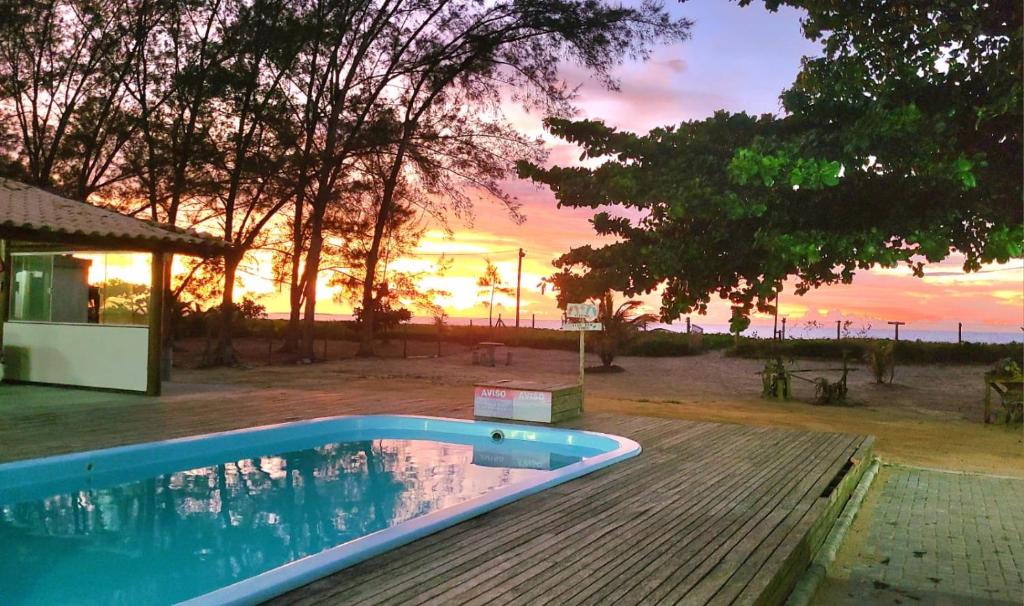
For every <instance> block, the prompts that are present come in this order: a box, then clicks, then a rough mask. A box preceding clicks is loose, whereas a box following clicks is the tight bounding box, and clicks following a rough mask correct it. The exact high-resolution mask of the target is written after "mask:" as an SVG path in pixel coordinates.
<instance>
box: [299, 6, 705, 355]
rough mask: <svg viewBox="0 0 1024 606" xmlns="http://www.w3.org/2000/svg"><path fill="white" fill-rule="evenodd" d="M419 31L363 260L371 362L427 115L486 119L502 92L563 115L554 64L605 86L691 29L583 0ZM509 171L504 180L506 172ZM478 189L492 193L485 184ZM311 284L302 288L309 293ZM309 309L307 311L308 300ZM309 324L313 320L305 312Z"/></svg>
mask: <svg viewBox="0 0 1024 606" xmlns="http://www.w3.org/2000/svg"><path fill="white" fill-rule="evenodd" d="M421 23H422V26H421V29H418V30H416V31H417V32H418V33H420V32H421V33H422V36H423V37H422V39H420V40H417V41H416V42H417V45H416V48H419V49H422V53H421V54H419V55H418V56H417V57H416V59H415V61H413V62H411V63H410V66H411V70H410V71H409V72H408V73H406V74H404V75H403V77H402V78H401V79H400V83H401V87H400V88H399V91H400V92H398V93H397V94H396V95H395V96H394V98H395V99H396V101H395V109H396V110H397V111H396V112H395V116H397V120H396V124H397V125H398V128H397V130H396V133H395V135H396V137H395V140H394V142H393V144H392V152H391V153H392V157H393V160H392V164H391V171H390V174H389V175H388V178H387V180H386V181H385V184H384V191H383V196H382V203H381V207H380V209H379V215H380V218H379V220H378V221H377V222H376V224H375V226H374V234H373V241H372V244H371V247H370V250H369V253H368V255H367V262H366V271H365V275H366V283H365V285H364V291H363V299H364V302H363V310H364V314H366V315H365V316H364V320H365V321H364V322H362V323H361V326H360V348H359V354H360V355H372V348H371V346H370V345H371V342H372V336H373V332H372V330H373V322H372V310H373V306H372V305H370V304H369V302H370V299H371V298H372V296H373V287H374V286H373V285H374V283H375V273H376V266H377V262H378V260H379V247H380V242H381V238H382V234H383V231H384V229H385V226H386V225H387V223H388V216H389V215H390V213H391V212H392V207H393V200H394V192H395V188H396V185H397V182H398V179H399V178H400V176H401V174H402V171H403V167H404V166H405V161H406V157H407V155H409V154H410V150H411V147H412V146H413V143H414V140H415V139H416V136H417V134H418V133H419V131H420V127H421V126H422V124H423V123H424V122H423V121H424V116H426V115H428V114H429V113H430V112H431V111H433V110H435V109H436V108H437V107H438V106H442V107H443V106H444V104H445V101H446V100H448V99H450V98H451V97H452V96H455V97H456V98H457V99H458V100H459V101H460V102H461V103H462V104H467V103H468V104H470V106H471V107H476V108H478V109H491V110H492V111H493V110H494V109H495V108H496V107H497V105H498V103H499V102H500V100H501V98H502V96H503V94H505V93H506V92H507V91H508V90H516V91H518V92H516V93H514V97H515V98H516V99H517V100H522V101H526V102H528V103H530V104H533V105H535V106H538V107H542V108H545V109H547V110H555V111H562V112H564V111H566V110H568V108H569V99H570V97H571V91H568V90H567V89H566V88H565V86H564V84H563V82H562V81H561V79H560V78H559V77H558V72H557V65H558V64H559V62H560V61H562V60H566V59H568V60H573V61H576V62H578V63H580V64H582V65H583V66H585V67H586V68H587V69H589V70H590V71H592V72H593V73H595V74H596V75H597V76H598V77H599V78H601V79H604V80H605V81H606V82H608V83H609V84H612V80H611V78H610V76H609V69H610V68H611V67H612V66H614V65H615V64H616V63H617V62H618V61H619V60H620V59H621V58H622V57H623V56H625V55H628V54H631V55H634V56H642V55H644V54H646V52H647V50H648V48H649V46H650V44H651V43H652V42H653V41H655V40H658V39H665V40H679V39H682V38H684V37H685V36H686V34H687V31H688V28H689V22H687V21H685V20H680V21H673V20H671V19H670V18H669V17H668V15H667V13H665V11H664V10H663V8H662V7H661V5H660V4H657V3H654V2H645V3H643V4H641V5H640V7H639V8H624V7H620V6H606V5H604V4H603V3H601V2H595V1H589V0H546V1H542V2H536V3H534V2H517V1H499V2H495V3H486V4H469V3H451V4H446V3H443V2H442V3H436V4H435V5H434V6H432V7H431V11H430V13H429V15H428V16H427V17H425V18H424V19H423V21H422V22H421ZM403 48H404V47H403ZM459 105H460V104H459V103H456V104H453V106H456V107H458V106H459ZM451 124H452V125H454V124H456V123H451ZM511 170H512V167H511V164H509V166H508V167H507V169H506V172H508V173H509V174H510V173H511ZM475 184H476V185H477V186H480V187H482V189H484V190H486V191H489V192H490V193H492V194H494V193H496V190H494V189H492V188H490V187H489V186H488V183H487V182H477V183H475ZM499 199H500V197H499ZM318 245H319V242H318V238H317V235H316V229H315V225H314V231H313V237H312V240H311V246H310V252H311V254H310V255H308V256H307V263H306V272H307V273H309V272H311V271H315V269H316V265H317V264H316V263H315V262H313V261H315V260H316V257H315V255H313V254H312V253H314V251H316V250H317V248H318ZM310 285H311V283H310V282H309V281H308V280H307V288H310V287H311V286H310ZM306 305H307V306H309V305H310V297H309V296H307V301H306ZM306 319H307V322H309V321H310V319H309V314H308V313H307V318H306Z"/></svg>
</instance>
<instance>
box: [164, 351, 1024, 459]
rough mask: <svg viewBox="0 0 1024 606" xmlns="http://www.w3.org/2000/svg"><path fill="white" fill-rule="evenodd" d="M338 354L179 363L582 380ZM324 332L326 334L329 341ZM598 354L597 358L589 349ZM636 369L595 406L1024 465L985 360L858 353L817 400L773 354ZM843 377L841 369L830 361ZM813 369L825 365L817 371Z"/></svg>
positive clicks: (454, 390)
mask: <svg viewBox="0 0 1024 606" xmlns="http://www.w3.org/2000/svg"><path fill="white" fill-rule="evenodd" d="M181 345H182V347H183V349H184V351H181V352H179V353H178V354H176V359H177V360H178V362H179V364H181V365H185V366H190V365H195V362H196V360H197V359H198V352H201V350H202V343H200V342H198V341H186V342H184V343H182V344H181ZM327 345H328V346H327V354H328V361H327V362H324V363H318V364H313V365H295V364H286V363H284V361H283V360H282V356H280V355H277V356H276V357H275V356H273V355H270V356H269V361H270V362H272V365H270V366H268V365H267V364H268V348H267V343H266V341H260V340H255V339H252V340H243V341H241V342H240V343H239V351H240V352H241V355H242V358H243V360H245V361H246V363H247V364H249V365H251V367H250V368H248V369H244V368H243V369H237V368H231V369H206V370H202V369H190V370H179V371H176V373H175V379H176V380H180V381H189V382H200V383H207V382H226V383H252V384H259V385H273V386H277V387H288V386H294V387H296V388H302V387H303V386H305V387H313V386H315V387H316V388H317V389H336V390H339V391H344V392H345V393H346V395H350V396H351V395H353V394H357V395H360V394H361V395H365V397H367V398H368V399H370V398H372V399H373V400H376V401H379V400H380V399H381V396H382V393H381V390H382V389H385V390H387V392H389V393H390V394H393V396H394V398H395V399H406V398H428V399H438V400H445V401H452V399H453V398H455V399H459V400H463V399H464V400H466V401H468V400H470V399H471V398H472V390H471V386H472V385H473V383H475V382H478V381H486V380H494V379H516V380H523V379H529V380H538V381H574V380H575V379H576V376H577V373H578V368H579V359H578V357H577V355H576V354H575V353H573V352H567V351H550V350H534V349H526V348H512V364H511V365H508V366H506V365H499V366H496V367H494V368H490V367H481V366H474V365H473V364H472V357H471V354H470V352H469V351H468V350H467V349H466V348H464V347H461V346H457V345H450V344H445V345H444V356H443V357H441V358H435V357H432V356H433V354H434V353H436V345H434V344H431V343H417V342H409V343H408V347H407V350H406V353H407V355H408V356H410V357H409V358H406V359H403V358H402V357H401V356H402V352H403V344H402V343H401V342H400V341H392V342H391V343H390V344H387V345H382V346H381V347H380V348H379V350H378V351H379V353H381V354H383V355H384V356H385V357H380V358H375V359H357V358H353V357H352V355H353V353H354V349H355V347H354V344H352V343H347V342H330V343H328V344H327ZM321 347H322V344H318V351H321ZM587 364H588V365H596V364H598V360H597V358H596V356H593V355H588V360H587ZM616 364H618V365H620V366H622V367H623V368H624V369H625V372H621V373H612V374H593V375H590V376H588V378H587V382H586V409H587V410H588V411H603V412H615V413H621V414H637V415H647V416H656V417H669V418H682V419H693V420H707V421H718V422H726V423H745V424H753V425H772V426H782V427H792V428H803V429H812V430H818V431H835V432H845V433H855V434H870V435H874V436H875V437H876V440H877V441H876V447H875V448H876V452H877V454H878V455H879V456H880V457H881V458H882V459H883V460H884V461H887V462H892V463H899V464H903V465H914V466H920V467H930V468H936V469H946V470H954V471H964V472H981V473H993V474H1000V475H1009V476H1015V477H1024V433H1022V430H1021V428H1020V426H1017V427H1015V428H1011V427H1007V426H1005V425H985V424H983V423H982V422H981V420H982V397H983V394H984V385H983V383H982V381H981V376H982V374H983V373H984V372H985V370H987V367H986V366H983V365H982V366H969V365H956V366H953V365H949V366H946V365H923V366H899V367H897V371H896V379H895V383H894V384H893V385H876V384H875V383H874V380H873V377H871V376H870V372H869V371H868V370H867V369H866V368H864V367H863V366H857V365H855V366H854V368H857V370H856V371H854V372H852V373H851V374H850V379H849V386H850V403H849V404H848V405H845V406H818V405H815V404H813V403H812V401H813V398H814V389H813V385H811V384H810V383H805V382H802V381H796V382H795V385H794V391H795V397H794V399H793V400H790V401H788V402H778V401H769V400H763V399H761V398H760V391H761V385H760V377H759V376H758V375H757V374H756V373H757V371H758V370H760V369H761V367H762V365H763V363H762V362H761V361H759V360H748V359H740V358H732V357H727V356H724V355H723V354H722V353H721V352H710V353H705V354H703V355H699V356H690V357H679V358H638V357H620V358H617V359H616ZM794 366H795V367H798V368H834V367H835V366H837V364H836V363H834V362H827V361H824V362H823V361H800V360H798V361H796V362H795V363H794ZM821 374H823V375H827V376H831V377H833V378H834V377H835V376H836V373H834V372H832V373H828V372H825V373H821ZM806 376H809V377H813V376H816V373H809V374H808V375H806Z"/></svg>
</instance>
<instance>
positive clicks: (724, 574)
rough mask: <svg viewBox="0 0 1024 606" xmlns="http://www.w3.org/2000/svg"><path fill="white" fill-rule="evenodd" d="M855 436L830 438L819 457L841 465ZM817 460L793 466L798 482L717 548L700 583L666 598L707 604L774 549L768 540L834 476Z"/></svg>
mask: <svg viewBox="0 0 1024 606" xmlns="http://www.w3.org/2000/svg"><path fill="white" fill-rule="evenodd" d="M852 439H853V438H852V437H849V436H848V437H846V439H843V440H841V441H835V440H833V441H830V443H829V447H828V449H827V450H826V451H824V452H819V454H818V455H817V457H816V458H817V459H818V460H819V461H820V460H832V461H835V462H838V463H839V464H841V463H842V462H843V461H845V460H846V458H847V457H848V452H847V448H848V446H849V441H850V440H852ZM814 463H815V464H813V465H808V466H802V467H801V468H799V469H793V470H792V473H791V474H790V475H791V476H793V477H794V478H795V479H797V480H798V481H797V482H790V483H788V484H787V485H786V486H785V490H783V491H780V492H779V493H777V494H776V495H774V496H773V497H772V498H771V499H769V500H766V501H764V503H763V504H762V507H761V509H760V510H758V512H757V513H756V514H754V515H751V516H750V518H749V519H748V520H747V521H745V522H744V523H743V524H742V525H740V526H738V527H737V528H736V529H735V530H733V531H732V532H731V533H729V534H730V537H729V539H728V540H726V541H724V542H723V543H722V545H721V546H720V547H719V549H718V550H717V551H716V555H715V557H714V565H713V566H710V567H709V566H703V567H702V568H699V569H698V570H697V571H695V573H696V574H703V577H702V578H701V579H700V582H699V583H698V584H697V585H695V586H693V587H692V588H685V587H684V586H683V585H681V584H680V585H677V586H676V587H675V588H673V589H672V590H671V591H669V592H668V593H666V594H665V598H664V599H665V601H667V602H673V601H679V600H684V599H685V600H687V601H693V602H695V603H701V604H702V603H706V602H707V601H708V600H710V599H711V597H712V596H713V595H715V593H716V592H718V591H719V590H721V589H722V588H723V586H724V585H725V584H727V583H728V582H729V581H730V579H732V578H733V576H735V575H736V574H737V572H738V571H739V570H740V569H741V567H742V566H743V565H744V564H745V563H746V562H748V561H750V560H751V558H758V556H759V554H761V553H762V552H764V550H765V549H766V548H768V549H770V548H771V545H770V544H769V543H768V539H769V538H770V537H771V536H772V535H773V533H775V532H776V531H777V530H779V529H780V524H782V523H783V522H784V521H785V520H786V519H787V516H789V515H790V514H791V513H792V512H793V511H794V508H799V505H800V504H801V503H803V502H805V501H806V500H807V496H808V495H810V499H811V503H813V499H814V498H816V497H817V494H818V493H820V490H821V488H822V487H823V486H824V484H826V483H827V482H828V480H829V479H830V478H831V477H832V474H831V473H829V472H828V468H824V469H823V468H822V466H821V465H820V464H819V463H818V461H815V462H814ZM815 490H817V492H815ZM794 497H795V498H794ZM798 510H799V509H798ZM802 514H803V511H800V515H801V516H802ZM790 527H791V525H787V526H784V527H782V531H783V533H785V532H788V530H789V528H790ZM769 553H770V552H769Z"/></svg>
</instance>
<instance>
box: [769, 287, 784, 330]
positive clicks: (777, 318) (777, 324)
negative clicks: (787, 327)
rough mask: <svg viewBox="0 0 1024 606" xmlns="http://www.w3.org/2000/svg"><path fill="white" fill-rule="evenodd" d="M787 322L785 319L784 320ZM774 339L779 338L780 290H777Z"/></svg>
mask: <svg viewBox="0 0 1024 606" xmlns="http://www.w3.org/2000/svg"><path fill="white" fill-rule="evenodd" d="M783 323H785V320H783ZM772 340H775V341H778V340H779V291H778V290H776V291H775V327H774V328H773V329H772Z"/></svg>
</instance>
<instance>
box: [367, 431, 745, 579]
mask: <svg viewBox="0 0 1024 606" xmlns="http://www.w3.org/2000/svg"><path fill="white" fill-rule="evenodd" d="M700 429H705V430H715V429H716V428H714V427H707V428H700ZM699 444H700V443H699V442H695V443H694V445H693V446H694V448H698V447H699ZM722 448H723V449H724V448H725V446H722ZM651 459H654V460H655V461H656V462H658V461H661V462H662V463H661V464H663V463H667V462H669V461H670V460H671V457H668V456H664V455H662V456H661V457H658V455H657V453H644V454H642V455H641V456H640V457H638V458H637V459H633V460H631V461H627V462H625V463H623V464H621V465H618V466H616V467H613V468H611V470H616V469H618V468H624V469H622V470H621V471H622V473H619V474H615V476H616V477H615V479H614V481H613V482H610V483H609V482H602V483H600V484H598V485H597V486H596V487H597V488H599V489H601V490H599V491H592V490H590V487H589V486H588V484H589V483H587V484H582V483H577V482H571V483H567V484H563V485H562V486H572V487H574V489H573V491H572V492H571V493H568V494H566V495H565V496H563V497H562V498H559V499H557V500H555V501H554V502H551V503H545V506H544V507H543V509H541V510H540V511H541V512H543V515H540V514H539V513H534V514H533V515H529V516H516V517H515V518H514V519H513V521H512V524H510V525H500V524H499V525H495V524H489V525H486V526H484V527H482V528H481V531H482V532H481V536H479V537H477V538H474V539H472V540H466V539H465V537H460V539H459V541H458V543H454V544H455V545H457V546H460V547H459V549H460V553H455V552H453V551H451V550H452V549H453V542H451V541H443V542H441V547H442V549H443V550H445V551H447V553H441V554H433V555H432V557H431V558H429V562H430V563H429V564H426V565H425V566H424V565H423V564H422V562H424V561H425V560H427V558H423V557H422V554H417V555H418V556H419V557H416V558H409V559H408V560H407V563H411V562H414V561H416V562H419V563H420V564H414V565H413V566H410V567H408V568H407V569H406V571H405V572H406V574H405V575H397V576H396V575H394V574H392V573H393V572H394V571H391V573H389V579H388V580H389V583H388V585H389V590H388V591H387V594H388V595H389V596H392V597H393V596H398V595H399V594H400V593H401V592H402V591H408V592H409V593H410V594H411V595H414V596H415V595H420V596H422V595H423V594H424V591H425V590H426V589H428V588H432V587H436V586H437V585H439V584H440V583H442V582H450V581H452V580H453V577H454V576H455V575H456V574H457V573H458V572H459V571H461V570H463V569H465V570H469V571H472V570H474V569H475V567H477V566H480V565H483V564H487V565H489V566H492V567H493V566H494V564H495V560H496V559H504V558H509V557H510V554H511V556H514V555H515V554H517V553H518V552H517V551H515V550H516V549H518V548H521V547H522V546H523V545H524V544H526V543H528V542H529V541H531V540H535V539H536V537H537V536H548V535H551V534H552V533H556V532H559V531H560V530H562V529H564V528H565V527H566V526H567V525H569V524H574V523H578V521H579V519H581V518H582V519H590V520H591V523H592V522H593V518H591V517H590V513H593V512H594V511H600V510H601V509H603V508H604V505H603V504H604V503H606V502H613V503H618V504H619V506H625V505H626V504H627V502H628V501H627V499H628V497H629V496H631V495H634V494H635V493H636V486H635V485H634V484H631V483H629V482H622V481H621V480H622V479H630V478H631V477H635V475H636V474H635V469H633V467H634V465H635V464H644V463H647V464H650V463H648V461H650V460H651ZM605 471H610V470H605ZM602 473H604V471H602V472H598V473H597V474H594V475H595V476H596V475H599V474H602ZM588 477H593V476H588ZM663 481H665V482H669V481H672V480H671V479H665V480H663ZM548 493H549V491H545V492H544V493H542V495H537V496H538V497H540V496H543V497H545V500H547V499H546V498H547V497H548ZM532 500H533V497H531V498H529V499H524V500H523V501H519V502H517V503H515V504H513V505H511V506H509V507H507V508H503V509H502V510H500V511H504V510H505V509H512V508H522V509H524V510H526V511H532V512H537V511H538V507H537V506H536V505H534V503H533V502H532ZM565 511H572V512H573V516H571V517H567V516H565V515H564V512H565ZM588 512H589V513H588ZM490 515H492V514H488V516H490ZM465 545H471V546H474V548H473V549H470V551H469V553H468V554H465V553H464V552H465V551H466V550H465V548H463V547H461V546H465ZM467 555H468V556H470V558H468V559H467V557H465V556H467ZM424 568H425V570H424ZM435 570H441V571H443V572H444V574H443V575H433V576H432V573H433V572H434V571H435ZM380 593H381V592H380V591H379V590H374V589H373V588H367V587H364V588H362V590H357V591H356V593H355V594H353V595H352V598H359V599H367V598H370V597H371V596H374V595H378V594H380Z"/></svg>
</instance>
